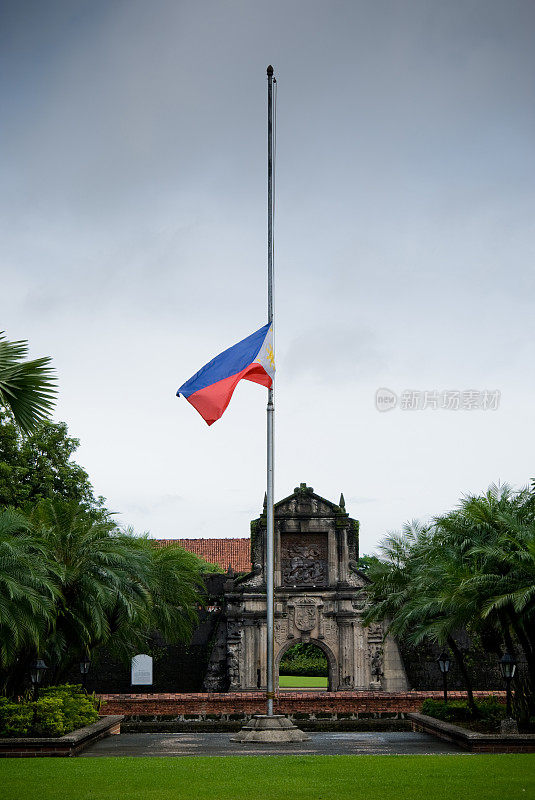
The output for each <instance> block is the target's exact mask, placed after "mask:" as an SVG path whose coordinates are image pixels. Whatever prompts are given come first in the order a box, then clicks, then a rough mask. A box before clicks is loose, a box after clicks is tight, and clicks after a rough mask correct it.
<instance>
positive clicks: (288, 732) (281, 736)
mask: <svg viewBox="0 0 535 800" xmlns="http://www.w3.org/2000/svg"><path fill="white" fill-rule="evenodd" d="M309 739H310V736H307V735H306V733H303V731H300V730H299V728H298V727H297V726H296V725H294V724H293V722H290V720H289V719H288V718H287V717H285V716H284V715H283V714H274V715H273V716H272V717H268V716H267V715H266V714H255V716H254V717H253V718H252V719H250V720H249V722H247V723H246V724H245V725H244V726H243V728H242V729H241V731H240V732H239V733H237V734H236V735H235V736H231V737H230V740H231V742H244V743H246V742H255V743H258V744H262V743H264V744H280V743H284V742H307V741H308V740H309Z"/></svg>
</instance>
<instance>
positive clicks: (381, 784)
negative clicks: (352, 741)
mask: <svg viewBox="0 0 535 800" xmlns="http://www.w3.org/2000/svg"><path fill="white" fill-rule="evenodd" d="M0 786H1V790H0V794H1V797H2V800H182V799H183V800H242V798H243V800H288V799H289V798H290V800H358V798H366V800H405V799H406V800H420V799H421V800H427V799H428V798H429V800H433V798H450V800H458V798H462V800H504V798H505V799H506V800H533V798H535V756H533V755H441V756H304V755H303V756H282V757H277V756H259V757H256V756H245V757H243V756H239V757H221V758H217V757H216V758H206V757H204V758H189V757H188V758H74V759H69V758H35V759H30V758H28V759H20V758H19V759H15V758H12V759H1V760H0Z"/></svg>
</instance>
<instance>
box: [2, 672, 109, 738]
mask: <svg viewBox="0 0 535 800" xmlns="http://www.w3.org/2000/svg"><path fill="white" fill-rule="evenodd" d="M98 707H99V701H98V700H97V699H96V697H95V696H94V695H88V694H86V692H85V691H84V690H83V689H82V687H81V686H76V685H69V684H64V685H63V686H51V687H49V688H47V689H42V690H41V696H40V698H39V699H38V700H37V701H35V702H34V701H29V700H21V701H20V702H17V701H14V700H12V699H10V698H7V697H0V736H15V737H18V736H63V735H64V734H66V733H70V732H71V731H74V730H77V729H78V728H83V727H84V726H85V725H90V724H91V723H92V722H96V720H97V719H98Z"/></svg>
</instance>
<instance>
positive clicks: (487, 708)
mask: <svg viewBox="0 0 535 800" xmlns="http://www.w3.org/2000/svg"><path fill="white" fill-rule="evenodd" d="M422 714H427V715H428V716H429V717H434V718H435V719H441V720H443V721H444V722H475V721H480V722H488V723H489V724H491V725H496V726H497V725H498V724H499V722H500V720H501V719H503V718H504V716H505V706H504V705H503V704H502V703H500V701H499V700H498V699H497V698H496V697H492V696H491V697H487V698H485V700H480V701H479V703H477V704H476V707H475V709H474V711H472V709H471V708H470V707H469V706H468V703H467V702H466V700H451V701H450V702H449V703H443V702H442V701H441V700H431V699H429V700H424V702H423V704H422Z"/></svg>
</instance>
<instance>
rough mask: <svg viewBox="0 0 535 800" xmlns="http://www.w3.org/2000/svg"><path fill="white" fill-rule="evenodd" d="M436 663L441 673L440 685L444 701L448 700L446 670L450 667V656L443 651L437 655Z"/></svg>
mask: <svg viewBox="0 0 535 800" xmlns="http://www.w3.org/2000/svg"><path fill="white" fill-rule="evenodd" d="M437 663H438V666H439V668H440V671H441V673H442V686H443V691H444V702H445V703H447V702H448V672H449V669H450V664H451V661H450V657H449V655H448V654H447V653H446V652H445V651H443V652H442V653H441V654H440V655H439V657H438V658H437Z"/></svg>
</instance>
